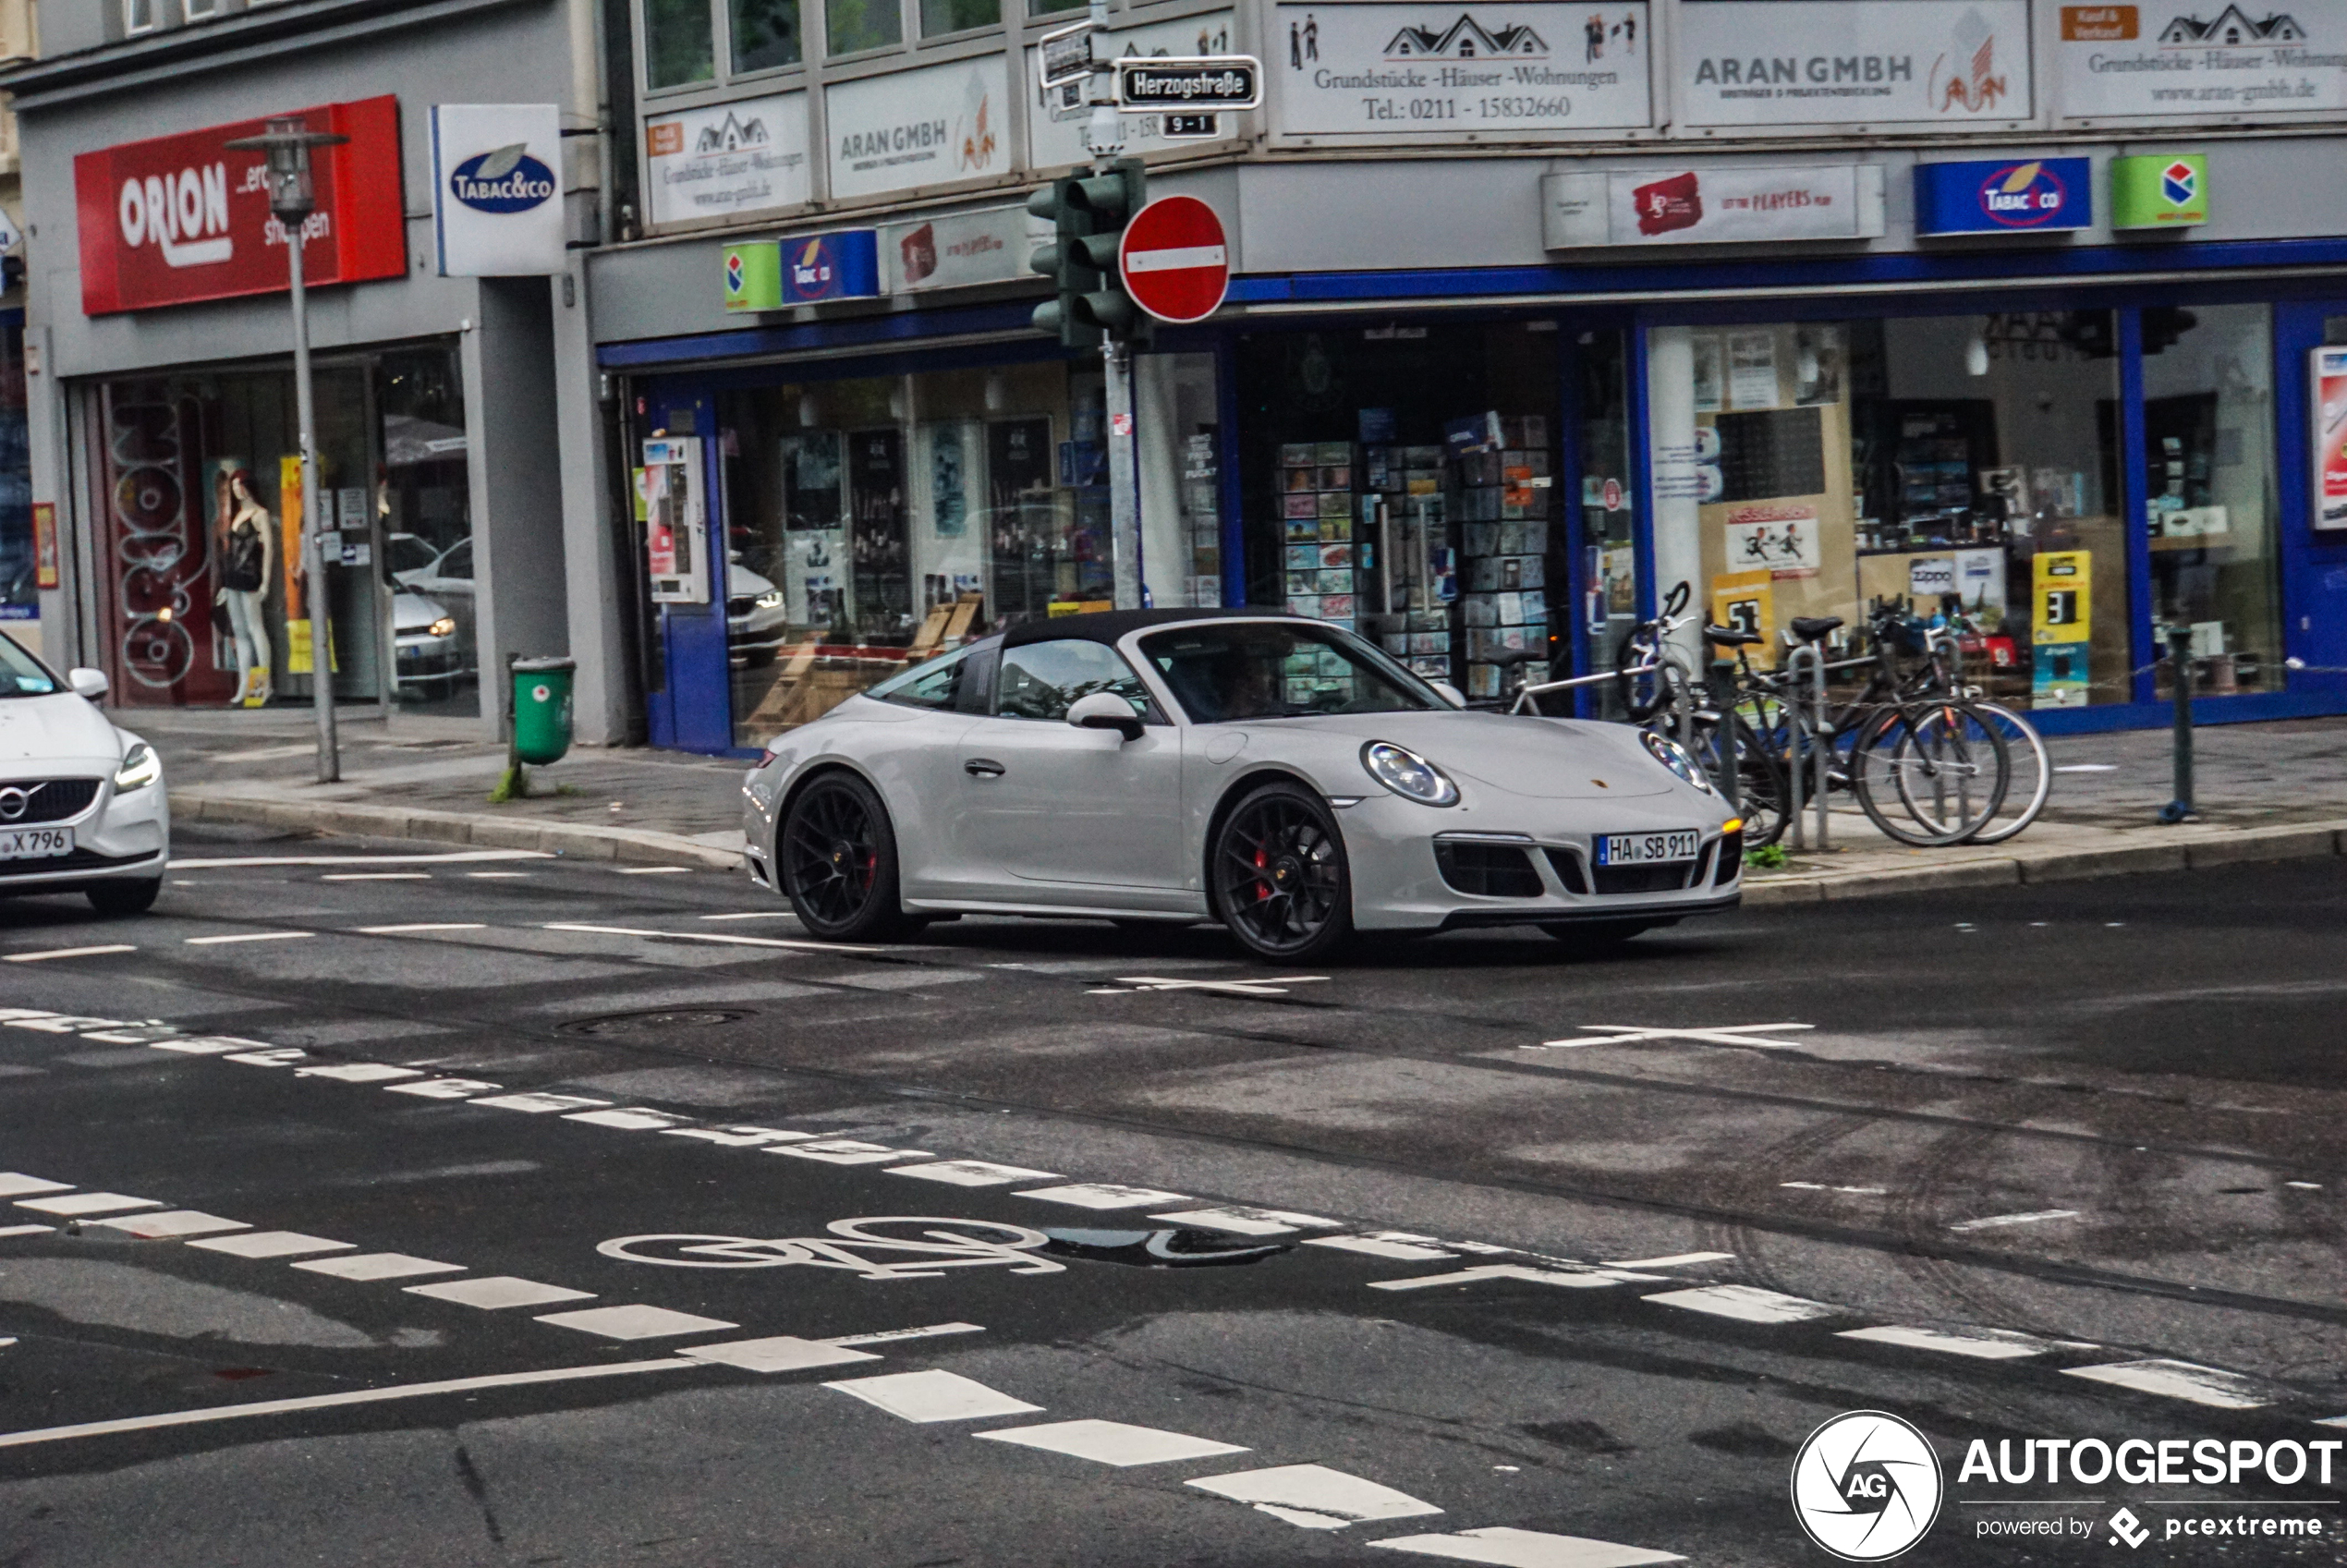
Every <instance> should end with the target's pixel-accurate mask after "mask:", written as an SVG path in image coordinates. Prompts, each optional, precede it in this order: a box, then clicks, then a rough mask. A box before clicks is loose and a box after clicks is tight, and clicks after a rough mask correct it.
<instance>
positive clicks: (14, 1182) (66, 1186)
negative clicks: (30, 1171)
mask: <svg viewBox="0 0 2347 1568" xmlns="http://www.w3.org/2000/svg"><path fill="white" fill-rule="evenodd" d="M72 1190H73V1184H72V1183H71V1182H53V1181H50V1180H48V1179H47V1178H46V1177H43V1176H28V1175H26V1174H25V1173H23V1172H22V1171H0V1197H31V1196H32V1195H33V1194H34V1193H37V1192H71V1191H72Z"/></svg>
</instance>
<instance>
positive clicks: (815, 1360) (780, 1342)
mask: <svg viewBox="0 0 2347 1568" xmlns="http://www.w3.org/2000/svg"><path fill="white" fill-rule="evenodd" d="M676 1354H677V1355H689V1356H691V1357H692V1358H693V1359H694V1360H696V1361H717V1362H723V1363H724V1365H725V1366H728V1367H739V1368H741V1370H743V1371H745V1372H801V1371H805V1370H807V1369H809V1368H810V1367H845V1366H846V1365H847V1364H849V1363H850V1362H855V1361H878V1360H879V1359H880V1357H879V1356H877V1355H873V1354H872V1353H871V1352H869V1351H866V1350H853V1349H850V1348H849V1347H848V1346H846V1345H844V1344H838V1343H832V1342H829V1341H825V1340H803V1339H799V1338H797V1337H796V1336H794V1335H790V1334H776V1335H773V1336H772V1337H770V1338H767V1339H756V1340H721V1341H719V1342H718V1343H715V1344H688V1345H686V1346H684V1347H682V1348H681V1349H679V1350H678V1351H677V1352H676Z"/></svg>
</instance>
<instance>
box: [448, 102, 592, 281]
mask: <svg viewBox="0 0 2347 1568" xmlns="http://www.w3.org/2000/svg"><path fill="white" fill-rule="evenodd" d="M562 168H563V145H562V121H561V118H560V113H559V111H558V109H557V108H556V106H555V105H554V104H552V103H435V104H433V105H432V232H433V235H434V237H435V239H436V242H437V245H438V249H439V253H440V275H441V276H443V277H530V276H541V275H544V274H547V273H559V272H561V271H562V270H563V265H564V252H565V239H566V235H565V228H564V223H563V176H562Z"/></svg>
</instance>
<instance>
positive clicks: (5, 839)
mask: <svg viewBox="0 0 2347 1568" xmlns="http://www.w3.org/2000/svg"><path fill="white" fill-rule="evenodd" d="M72 853H73V830H72V829H71V828H5V829H0V860H46V859H49V858H52V857H55V856H59V855H70V854H72Z"/></svg>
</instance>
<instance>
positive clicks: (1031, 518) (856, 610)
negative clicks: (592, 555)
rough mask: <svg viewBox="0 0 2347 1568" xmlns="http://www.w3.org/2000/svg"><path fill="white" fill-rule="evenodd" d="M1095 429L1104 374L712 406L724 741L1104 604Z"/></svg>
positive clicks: (1101, 474)
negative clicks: (1010, 632) (717, 471)
mask: <svg viewBox="0 0 2347 1568" xmlns="http://www.w3.org/2000/svg"><path fill="white" fill-rule="evenodd" d="M1103 423H1104V421H1103V419H1102V414H1101V377H1100V372H1099V371H1097V370H1096V369H1092V368H1090V367H1089V366H1088V365H1084V364H1069V363H1065V362H1062V361H1049V362H1044V363H1037V364H1027V365H999V366H994V367H991V368H973V369H969V370H961V371H933V372H929V373H924V374H919V375H910V376H885V377H859V378H845V379H841V380H836V381H819V382H797V383H784V384H779V385H774V386H770V387H762V388H758V389H755V390H751V391H745V392H736V393H728V394H726V395H724V396H723V397H721V399H720V400H719V404H718V424H719V427H720V429H719V435H718V449H719V452H720V455H721V458H722V462H723V482H724V519H725V538H726V564H725V571H724V577H725V589H724V593H725V624H726V638H727V652H728V661H729V662H730V663H731V665H732V669H733V675H732V679H733V699H734V725H735V735H736V742H737V743H738V744H740V745H743V746H755V745H760V744H762V743H763V742H764V741H766V740H767V739H768V738H770V737H771V736H772V735H774V734H775V733H777V732H778V731H781V730H784V729H787V728H789V727H791V726H792V725H795V724H800V723H806V722H807V721H808V720H809V719H813V718H816V717H818V716H820V715H821V714H822V713H823V712H825V711H828V710H829V709H830V708H832V707H833V705H835V704H837V703H838V702H840V701H843V700H845V699H846V698H847V697H849V696H850V695H852V694H854V693H856V692H858V691H862V690H865V689H867V688H869V687H873V686H875V685H876V684H878V683H879V682H881V681H883V680H885V679H888V678H889V677H891V676H894V675H898V674H899V673H901V672H903V671H905V670H906V667H907V666H908V664H910V665H918V664H919V663H920V662H924V661H926V660H929V659H930V658H934V657H936V656H938V655H939V654H941V653H943V652H946V651H948V650H953V649H955V648H957V647H960V646H963V645H966V644H967V642H968V641H969V640H970V639H972V638H978V637H981V636H983V635H985V634H986V633H987V632H989V631H991V630H994V629H997V628H1000V627H1003V626H1010V625H1014V624H1017V623H1019V622H1024V621H1028V620H1040V619H1042V618H1045V617H1047V616H1050V615H1052V614H1073V613H1076V612H1078V611H1084V610H1106V609H1109V608H1111V607H1112V606H1113V602H1114V591H1115V588H1114V562H1113V551H1112V548H1111V545H1110V541H1109V496H1108V461H1107V449H1106V447H1105V445H1104V444H1103V441H1102V435H1103V430H1102V426H1103ZM1155 504H1156V503H1152V502H1151V501H1150V500H1149V496H1148V495H1147V494H1146V493H1145V495H1144V508H1145V510H1144V517H1145V524H1144V526H1145V528H1146V527H1147V526H1149V524H1148V522H1147V517H1148V512H1149V507H1151V506H1153V505H1155ZM1175 559H1176V561H1177V562H1178V561H1179V560H1180V557H1179V555H1178V553H1177V554H1176V555H1175ZM1147 561H1148V557H1147V555H1146V554H1145V556H1144V562H1145V564H1146V563H1147ZM1181 585H1182V579H1181V577H1180V576H1179V574H1178V573H1175V574H1169V581H1168V583H1167V585H1166V586H1164V587H1160V588H1157V589H1155V590H1154V593H1155V598H1156V602H1158V603H1160V604H1166V605H1173V604H1179V603H1181V602H1183V595H1182V590H1181Z"/></svg>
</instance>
